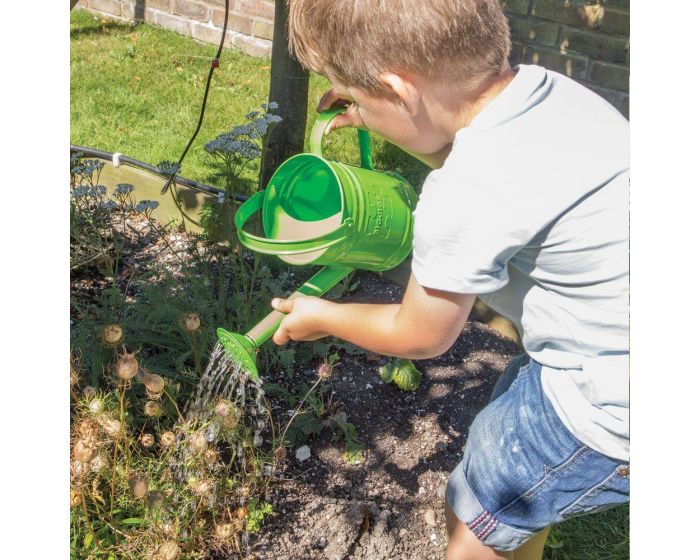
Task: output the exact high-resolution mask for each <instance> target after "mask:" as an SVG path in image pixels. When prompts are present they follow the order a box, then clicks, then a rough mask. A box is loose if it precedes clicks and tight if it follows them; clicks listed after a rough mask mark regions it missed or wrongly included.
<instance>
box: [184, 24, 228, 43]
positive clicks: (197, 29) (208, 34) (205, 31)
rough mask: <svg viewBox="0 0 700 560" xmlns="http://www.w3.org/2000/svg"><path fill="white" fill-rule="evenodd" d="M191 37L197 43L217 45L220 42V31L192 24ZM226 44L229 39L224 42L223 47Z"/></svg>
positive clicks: (204, 25)
mask: <svg viewBox="0 0 700 560" xmlns="http://www.w3.org/2000/svg"><path fill="white" fill-rule="evenodd" d="M192 37H194V38H195V39H197V40H198V41H204V42H205V43H211V44H213V45H218V44H219V43H220V42H221V29H219V28H216V27H210V26H208V25H206V24H204V23H193V24H192ZM227 42H230V39H229V40H228V41H227V40H224V45H226V43H227Z"/></svg>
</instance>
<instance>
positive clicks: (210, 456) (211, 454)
mask: <svg viewBox="0 0 700 560" xmlns="http://www.w3.org/2000/svg"><path fill="white" fill-rule="evenodd" d="M202 457H204V460H205V461H206V462H207V463H209V464H210V465H214V464H216V462H217V461H218V460H219V454H218V453H217V452H216V449H211V448H209V449H207V450H206V451H205V452H204V454H203V455H202Z"/></svg>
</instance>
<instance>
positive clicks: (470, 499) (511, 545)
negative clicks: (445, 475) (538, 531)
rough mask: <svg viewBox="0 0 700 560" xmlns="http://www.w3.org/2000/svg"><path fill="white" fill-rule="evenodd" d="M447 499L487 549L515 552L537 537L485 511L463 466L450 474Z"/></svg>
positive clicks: (459, 465) (459, 466)
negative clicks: (471, 486)
mask: <svg viewBox="0 0 700 560" xmlns="http://www.w3.org/2000/svg"><path fill="white" fill-rule="evenodd" d="M445 499H446V500H447V503H448V505H449V506H450V508H451V509H452V511H453V512H454V514H455V515H456V516H457V518H458V519H459V520H460V521H461V522H462V523H464V524H465V525H466V526H467V527H469V530H470V531H471V532H472V533H474V535H475V536H476V537H477V538H478V539H479V540H480V541H481V542H482V543H483V544H485V545H486V546H490V547H492V548H494V549H496V550H502V551H508V550H514V549H516V548H518V547H519V546H520V545H521V544H523V543H524V542H525V541H527V540H528V539H529V538H530V537H532V535H534V532H530V531H523V530H521V529H516V528H515V527H511V526H510V525H507V524H505V523H502V522H500V521H498V519H496V517H494V515H493V513H491V512H489V511H487V510H486V509H484V507H483V506H482V505H481V503H480V502H479V499H478V498H477V497H476V494H474V491H473V490H472V489H471V488H470V486H469V484H468V483H467V478H466V476H464V471H463V470H462V463H459V464H458V465H457V467H455V469H454V470H453V471H452V474H450V478H449V480H448V481H447V494H446V496H445Z"/></svg>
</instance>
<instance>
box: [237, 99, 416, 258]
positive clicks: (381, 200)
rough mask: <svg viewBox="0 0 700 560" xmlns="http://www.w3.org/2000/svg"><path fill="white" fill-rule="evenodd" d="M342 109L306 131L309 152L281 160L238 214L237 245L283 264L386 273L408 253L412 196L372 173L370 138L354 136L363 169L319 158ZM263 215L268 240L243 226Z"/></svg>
mask: <svg viewBox="0 0 700 560" xmlns="http://www.w3.org/2000/svg"><path fill="white" fill-rule="evenodd" d="M339 112H340V111H339V110H334V111H328V112H326V113H324V114H323V115H321V117H319V119H318V120H317V121H316V124H315V125H314V128H313V130H312V133H311V140H310V146H311V153H304V154H299V155H296V156H293V157H291V158H290V159H288V160H287V161H285V162H284V163H283V164H282V165H281V166H280V167H279V168H278V169H277V171H276V172H275V174H274V175H273V176H272V178H271V179H270V182H269V184H268V187H267V189H266V190H264V191H260V192H259V193H257V194H256V195H254V196H253V197H252V198H251V199H250V200H248V201H246V202H245V203H244V204H243V205H242V206H241V208H240V209H239V211H238V212H237V213H236V217H235V223H236V227H237V230H238V238H239V239H240V241H241V243H242V244H243V245H245V246H246V247H247V248H249V249H251V250H252V251H256V252H258V253H264V254H268V255H276V256H278V257H279V258H280V259H282V260H283V261H285V262H287V263H288V264H307V265H308V264H313V265H325V266H346V267H349V268H359V269H363V270H373V271H384V270H388V269H390V268H393V267H395V266H397V265H398V264H399V263H401V262H402V261H403V260H404V259H405V258H406V257H407V256H408V253H409V252H410V251H411V242H412V234H413V216H412V212H413V210H414V208H415V205H416V201H417V196H416V193H415V191H414V190H413V187H411V185H410V184H409V183H408V182H407V181H406V180H405V179H404V178H403V177H401V176H400V175H397V174H394V173H384V172H379V171H375V170H374V169H373V168H372V163H371V157H370V145H369V135H368V133H367V132H366V131H363V130H359V131H358V139H359V142H360V158H361V162H362V166H361V167H357V166H354V165H348V164H346V163H341V162H338V161H333V160H329V159H326V158H324V157H323V155H322V151H321V140H322V137H323V134H324V131H325V129H326V127H327V126H328V124H329V123H330V121H331V120H332V119H333V117H335V115H336V114H338V113H339ZM258 211H261V212H262V224H263V230H264V232H265V237H260V236H256V235H253V234H251V233H248V232H247V231H246V229H245V224H246V222H247V221H248V219H249V218H250V217H251V216H253V215H254V214H255V213H257V212H258Z"/></svg>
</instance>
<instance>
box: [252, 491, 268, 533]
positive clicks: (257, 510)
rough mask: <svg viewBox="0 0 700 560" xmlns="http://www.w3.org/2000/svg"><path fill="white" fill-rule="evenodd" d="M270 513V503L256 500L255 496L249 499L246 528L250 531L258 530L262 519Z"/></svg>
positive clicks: (255, 531)
mask: <svg viewBox="0 0 700 560" xmlns="http://www.w3.org/2000/svg"><path fill="white" fill-rule="evenodd" d="M271 513H272V504H269V503H268V502H258V499H257V498H253V499H252V500H250V503H249V504H248V518H247V521H246V530H247V531H249V532H251V533H257V532H258V531H259V530H260V527H261V525H262V522H263V519H265V516H266V515H270V514H271Z"/></svg>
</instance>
